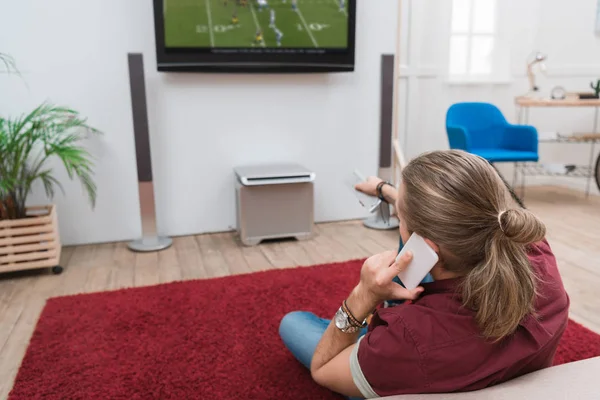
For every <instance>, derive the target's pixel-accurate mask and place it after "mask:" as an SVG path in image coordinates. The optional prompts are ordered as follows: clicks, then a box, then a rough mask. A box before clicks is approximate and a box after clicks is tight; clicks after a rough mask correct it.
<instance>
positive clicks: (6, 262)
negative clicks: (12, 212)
mask: <svg viewBox="0 0 600 400" xmlns="http://www.w3.org/2000/svg"><path fill="white" fill-rule="evenodd" d="M27 215H28V217H27V218H22V219H13V220H0V272H8V271H21V270H25V269H38V268H52V270H53V271H54V272H55V273H60V272H61V271H62V268H61V267H59V266H58V265H59V261H60V251H61V245H60V237H59V235H58V220H57V218H56V208H55V207H54V206H43V207H28V208H27Z"/></svg>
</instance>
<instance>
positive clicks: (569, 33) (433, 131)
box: [399, 0, 600, 191]
mask: <svg viewBox="0 0 600 400" xmlns="http://www.w3.org/2000/svg"><path fill="white" fill-rule="evenodd" d="M596 3H597V1H596V0H578V1H575V2H565V1H562V0H544V1H543V2H542V1H541V0H527V1H521V0H502V1H500V0H498V1H497V4H499V6H500V8H499V13H500V18H499V21H498V23H499V29H501V30H502V33H503V38H504V40H505V41H506V43H507V46H508V47H509V49H510V50H509V62H510V71H509V79H508V80H507V81H505V82H504V83H496V84H479V85H473V84H470V85H453V84H449V83H448V81H447V79H446V73H445V71H446V65H447V54H448V42H449V21H450V17H451V2H450V1H449V0H404V1H403V13H404V19H405V21H406V22H405V23H404V24H403V32H402V39H403V42H404V43H403V46H404V48H405V51H404V52H403V53H402V60H401V64H403V66H402V68H401V71H400V72H401V76H400V77H399V79H400V88H401V90H402V92H401V96H402V101H401V104H400V108H399V115H400V120H401V123H400V131H399V134H400V137H401V140H402V142H403V143H404V146H405V152H406V154H407V156H408V157H413V156H415V155H417V154H419V153H421V152H423V151H427V150H434V149H443V148H448V140H447V136H446V132H445V124H444V120H445V113H446V110H447V109H448V107H449V106H450V105H452V104H453V103H456V102H461V101H487V102H491V103H493V104H496V105H497V106H498V107H499V108H500V109H501V110H502V111H503V112H504V114H505V116H506V117H507V119H509V120H510V121H512V122H516V120H515V115H516V114H515V107H514V97H515V96H517V95H522V94H525V92H526V91H527V88H528V83H527V80H526V77H525V60H526V58H527V56H528V55H529V54H530V53H531V52H532V51H533V50H540V51H542V52H544V53H546V54H547V55H548V60H547V62H546V64H547V67H548V72H547V76H539V75H538V84H539V86H540V87H541V90H542V92H543V93H544V94H546V95H549V93H550V90H551V89H552V87H554V86H557V85H560V86H563V87H565V88H566V89H567V90H568V91H589V90H590V89H589V82H590V81H592V80H596V79H598V78H600V38H598V37H597V36H595V35H594V20H595V15H596ZM408 21H410V23H408ZM530 123H531V124H532V125H535V126H536V127H537V128H538V129H539V131H540V132H545V131H559V132H563V133H571V132H591V130H592V127H593V110H592V109H581V108H579V109H539V108H537V109H531V115H530ZM540 155H541V158H542V161H544V162H552V161H554V162H562V161H566V162H576V163H578V164H582V163H584V164H586V163H587V160H588V158H589V147H588V146H586V145H566V146H565V145H551V144H542V145H541V148H540ZM505 171H506V172H507V173H508V174H509V175H508V176H511V177H512V174H511V173H510V171H508V170H505ZM528 182H529V183H538V184H539V183H549V182H560V183H561V184H567V185H570V186H573V187H577V188H584V182H583V180H566V179H565V180H556V178H552V179H551V180H548V179H547V178H544V179H530V178H528ZM592 187H593V188H594V187H595V185H594V184H592ZM594 191H596V189H594Z"/></svg>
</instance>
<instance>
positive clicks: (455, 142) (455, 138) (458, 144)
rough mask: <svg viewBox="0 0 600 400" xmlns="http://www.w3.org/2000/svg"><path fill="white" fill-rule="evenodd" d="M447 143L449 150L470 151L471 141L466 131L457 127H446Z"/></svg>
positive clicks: (461, 127)
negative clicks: (448, 143)
mask: <svg viewBox="0 0 600 400" xmlns="http://www.w3.org/2000/svg"><path fill="white" fill-rule="evenodd" d="M446 132H447V133H448V141H449V142H450V148H451V149H457V150H464V151H470V150H471V141H470V140H469V134H468V133H467V129H466V128H465V127H463V126H459V125H446Z"/></svg>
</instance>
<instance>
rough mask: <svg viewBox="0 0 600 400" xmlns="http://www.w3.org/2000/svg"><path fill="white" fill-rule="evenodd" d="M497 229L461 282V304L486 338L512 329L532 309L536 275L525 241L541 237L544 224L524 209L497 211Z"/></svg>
mask: <svg viewBox="0 0 600 400" xmlns="http://www.w3.org/2000/svg"><path fill="white" fill-rule="evenodd" d="M498 225H499V226H498V229H497V230H496V232H495V233H494V234H493V236H492V238H491V240H489V241H488V243H487V245H486V249H485V250H486V251H485V254H486V256H485V260H484V261H483V262H482V263H481V264H479V265H478V266H476V267H475V268H473V269H472V270H471V271H470V272H469V273H468V274H467V275H466V276H465V279H464V282H463V285H462V296H463V302H464V304H465V306H467V307H468V308H470V309H472V310H474V311H475V320H476V322H477V325H478V326H479V327H480V328H481V330H482V334H483V336H484V337H486V338H488V339H496V340H499V339H501V338H503V337H505V336H507V335H510V334H511V333H513V332H514V331H515V330H516V328H517V326H518V325H519V323H520V322H521V320H522V319H523V318H524V317H525V316H526V315H528V314H530V313H533V311H534V310H533V304H534V299H535V296H536V278H535V274H534V272H533V270H532V268H531V265H530V263H529V259H528V257H527V253H526V245H529V244H531V243H534V242H537V241H540V240H542V239H543V238H544V236H545V233H546V228H545V227H544V225H543V223H542V222H540V221H539V220H538V219H537V217H535V215H533V214H532V213H531V212H529V211H527V210H525V209H510V210H507V211H503V212H501V213H500V214H499V215H498Z"/></svg>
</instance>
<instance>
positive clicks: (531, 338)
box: [358, 240, 569, 396]
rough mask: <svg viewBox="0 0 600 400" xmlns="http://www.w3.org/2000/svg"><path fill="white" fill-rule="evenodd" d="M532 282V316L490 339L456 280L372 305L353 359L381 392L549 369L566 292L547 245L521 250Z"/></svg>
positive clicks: (471, 385) (451, 386) (457, 387)
mask: <svg viewBox="0 0 600 400" xmlns="http://www.w3.org/2000/svg"><path fill="white" fill-rule="evenodd" d="M528 256H529V260H530V262H531V265H532V267H533V269H534V271H535V272H536V274H537V276H538V278H539V280H538V284H537V290H538V297H537V298H536V301H535V310H536V314H537V315H536V316H527V317H525V318H524V319H523V321H521V323H520V325H519V327H518V328H517V330H516V332H515V333H514V334H512V335H511V336H509V337H507V338H505V339H503V340H501V341H499V342H497V343H492V342H490V341H486V340H485V339H484V338H483V337H482V336H481V334H480V330H479V329H478V327H477V325H476V323H475V318H474V313H473V312H472V311H470V310H467V309H465V308H464V307H463V306H462V304H461V301H460V297H459V296H458V295H457V294H456V293H457V285H458V284H459V280H457V279H446V280H440V281H436V282H432V283H427V284H424V285H423V287H424V288H425V291H424V292H423V294H422V295H421V297H420V298H419V299H418V300H416V301H415V302H413V303H412V304H403V305H399V306H396V307H391V308H384V309H379V310H378V311H377V312H376V313H375V315H374V316H373V319H372V320H371V324H370V326H369V332H368V333H367V334H366V335H365V337H364V338H363V340H361V342H360V344H359V348H358V364H359V365H360V369H361V370H362V373H363V374H364V377H365V378H366V380H367V382H368V383H369V384H370V385H371V388H372V389H373V390H374V391H375V393H377V394H378V395H380V396H389V395H394V394H405V393H436V392H456V391H469V390H476V389H482V388H484V387H487V386H491V385H494V384H497V383H500V382H504V381H506V380H509V379H512V378H515V377H517V376H520V375H523V374H526V373H529V372H532V371H535V370H538V369H541V368H545V367H549V366H550V365H552V359H553V357H554V353H555V352H556V348H557V346H558V341H559V340H560V338H561V336H562V334H563V332H564V330H565V328H566V325H567V320H568V308H569V298H568V296H567V294H566V292H565V289H564V287H563V284H562V281H561V278H560V275H559V273H558V269H557V266H556V260H555V258H554V255H553V254H552V250H551V249H550V246H549V245H548V243H547V242H546V241H545V240H544V241H543V242H540V243H537V244H535V245H533V246H531V248H530V250H529V251H528Z"/></svg>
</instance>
